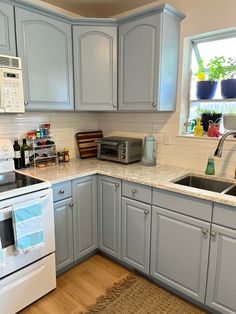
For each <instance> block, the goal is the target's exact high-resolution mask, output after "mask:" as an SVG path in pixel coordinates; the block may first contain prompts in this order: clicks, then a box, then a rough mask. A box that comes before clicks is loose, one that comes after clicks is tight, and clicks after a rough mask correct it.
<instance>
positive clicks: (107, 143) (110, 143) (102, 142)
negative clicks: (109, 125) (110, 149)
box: [95, 141, 118, 146]
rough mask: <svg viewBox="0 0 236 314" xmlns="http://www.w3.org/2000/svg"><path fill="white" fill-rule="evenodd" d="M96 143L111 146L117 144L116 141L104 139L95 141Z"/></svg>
mask: <svg viewBox="0 0 236 314" xmlns="http://www.w3.org/2000/svg"><path fill="white" fill-rule="evenodd" d="M95 142H96V143H100V144H105V145H111V146H118V143H116V142H106V141H95Z"/></svg>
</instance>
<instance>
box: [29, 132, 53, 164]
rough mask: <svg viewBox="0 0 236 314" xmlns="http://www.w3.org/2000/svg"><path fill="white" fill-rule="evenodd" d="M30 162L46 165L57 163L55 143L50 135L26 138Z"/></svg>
mask: <svg viewBox="0 0 236 314" xmlns="http://www.w3.org/2000/svg"><path fill="white" fill-rule="evenodd" d="M28 141H29V143H30V142H31V143H30V144H29V147H30V162H31V164H34V165H35V166H39V167H40V166H48V165H53V164H56V163H57V153H56V144H55V142H54V141H52V137H51V136H46V137H44V138H35V139H31V140H28Z"/></svg>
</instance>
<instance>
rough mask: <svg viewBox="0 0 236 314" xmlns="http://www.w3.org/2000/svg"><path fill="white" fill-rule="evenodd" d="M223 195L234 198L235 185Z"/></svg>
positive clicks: (235, 193)
mask: <svg viewBox="0 0 236 314" xmlns="http://www.w3.org/2000/svg"><path fill="white" fill-rule="evenodd" d="M224 194H228V195H233V196H236V185H233V186H232V187H231V188H230V189H228V190H227V191H226V192H225V193H224Z"/></svg>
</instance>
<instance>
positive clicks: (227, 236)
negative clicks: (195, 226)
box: [206, 224, 236, 314]
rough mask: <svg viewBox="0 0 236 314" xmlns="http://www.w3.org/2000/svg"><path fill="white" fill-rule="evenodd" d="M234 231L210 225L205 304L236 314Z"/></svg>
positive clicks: (226, 313) (235, 242)
mask: <svg viewBox="0 0 236 314" xmlns="http://www.w3.org/2000/svg"><path fill="white" fill-rule="evenodd" d="M235 265H236V231H235V230H233V229H229V228H224V227H222V226H218V225H214V224H213V225H212V232H211V247H210V260H209V271H208V284H207V295H206V304H207V305H208V306H210V307H211V308H213V309H215V310H217V311H219V312H220V313H225V314H234V313H236V297H235V296H236V295H235V293H236V272H235V267H236V266H235Z"/></svg>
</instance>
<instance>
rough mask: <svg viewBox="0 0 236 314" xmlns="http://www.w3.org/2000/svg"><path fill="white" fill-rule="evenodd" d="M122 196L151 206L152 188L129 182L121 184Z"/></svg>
mask: <svg viewBox="0 0 236 314" xmlns="http://www.w3.org/2000/svg"><path fill="white" fill-rule="evenodd" d="M122 196H126V197H128V198H131V199H134V200H137V201H141V202H144V203H148V204H151V201H152V188H151V187H150V186H146V185H142V184H137V183H133V182H129V181H123V182H122Z"/></svg>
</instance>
